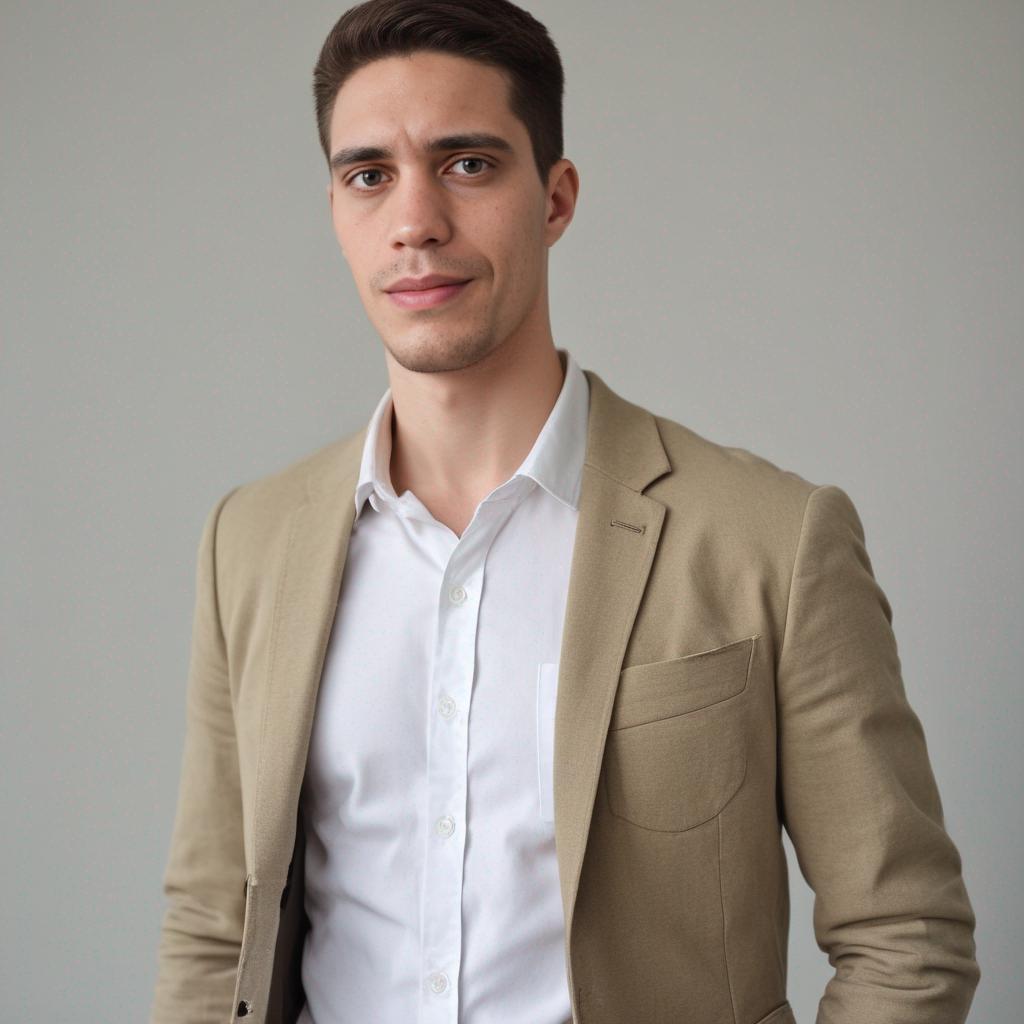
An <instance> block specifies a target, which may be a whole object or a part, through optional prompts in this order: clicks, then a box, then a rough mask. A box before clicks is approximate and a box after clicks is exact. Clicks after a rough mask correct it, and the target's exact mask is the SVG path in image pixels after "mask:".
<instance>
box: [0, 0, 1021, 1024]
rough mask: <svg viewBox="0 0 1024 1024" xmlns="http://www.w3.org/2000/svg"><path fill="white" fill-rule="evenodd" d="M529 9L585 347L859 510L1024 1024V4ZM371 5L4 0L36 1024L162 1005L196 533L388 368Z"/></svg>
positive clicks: (14, 827)
mask: <svg viewBox="0 0 1024 1024" xmlns="http://www.w3.org/2000/svg"><path fill="white" fill-rule="evenodd" d="M527 6H528V7H529V9H530V10H532V11H533V12H534V13H535V14H536V15H537V16H538V17H539V18H540V19H541V20H542V21H544V22H545V23H546V24H547V25H548V27H549V29H550V30H551V32H552V35H553V37H554V39H555V41H556V43H557V44H558V46H559V48H560V50H561V53H562V56H563V60H564V63H565V68H566V75H567V95H566V108H565V115H566V154H567V155H568V156H569V157H570V158H571V159H573V160H574V161H575V163H576V164H577V166H578V168H579V170H580V175H581V181H582V186H581V191H580V197H579V206H578V210H577V215H576V219H575V221H574V223H573V224H572V225H571V226H570V228H569V231H568V233H567V234H566V236H565V237H564V238H563V239H562V240H561V241H560V242H559V244H558V245H557V246H556V247H555V249H554V250H553V252H552V263H551V266H552V270H551V282H552V284H551V294H552V317H553V327H554V335H555V340H556V343H557V344H559V345H561V346H565V347H568V348H570V349H571V350H572V351H573V353H574V355H575V356H576V357H577V359H578V360H579V361H580V362H581V364H582V365H583V366H585V367H587V368H591V369H594V370H596V371H597V372H598V373H600V374H601V375H602V377H603V378H604V379H605V381H606V382H607V383H608V384H609V385H611V387H612V388H613V389H615V390H617V391H618V392H619V393H620V394H622V395H623V396H624V397H626V398H629V399H631V400H633V401H636V402H638V403H640V404H642V405H645V406H646V407H648V408H650V409H652V410H654V411H656V412H658V413H660V414H663V415H668V416H671V417H672V418H674V419H677V420H679V421H680V422H682V423H685V424H687V425H688V426H690V427H691V428H693V429H695V430H697V431H698V432H699V433H702V434H704V435H705V436H708V437H710V438H712V439H713V440H716V441H719V442H721V443H726V444H734V445H740V446H743V447H746V448H750V449H752V450H754V451H756V452H758V453H759V454H762V455H764V456H766V457H767V458H769V459H771V460H772V461H774V462H776V463H777V464H779V465H781V466H783V467H785V468H787V469H793V470H795V471H797V472H799V473H800V474H801V475H803V476H805V477H807V478H808V479H809V480H811V481H813V482H816V483H836V484H839V485H840V486H841V487H843V488H844V489H845V490H846V491H847V492H848V493H849V494H850V496H851V497H852V498H853V500H854V502H855V504H856V506H857V508H858V510H859V512H860V514H861V517H862V519H863V522H864V525H865V530H866V533H867V541H868V548H869V552H870V554H871V556H872V560H873V563H874V567H875V572H876V575H877V577H878V579H879V581H880V583H881V584H882V586H883V588H884V589H885V591H886V593H887V595H888V596H889V598H890V600H891V602H892V605H893V609H894V627H895V629H896V633H897V637H898V640H899V646H900V654H901V658H902V663H903V667H904V676H905V684H906V688H907V692H908V694H909V696H910V699H911V702H912V704H913V705H914V706H915V708H916V710H917V711H918V713H919V715H920V717H921V719H922V721H923V723H924V727H925V732H926V735H927V738H928V744H929V750H930V753H931V757H932V763H933V767H934V770H935V774H936V777H937V780H938V783H939V788H940V791H941V793H942V797H943V804H944V808H945V813H946V821H947V827H948V829H949V831H950V833H951V834H952V836H953V838H954V840H955V841H956V843H957V845H958V847H959V849H960V851H961V854H962V857H963V862H964V874H965V878H966V882H967V886H968V891H969V893H970V895H971V898H972V901H973V903H974V906H975V909H976V912H977V915H978V921H979V924H978V956H979V961H980V963H981V967H982V980H981V985H980V987H979V989H978V993H977V995H976V998H975V1003H974V1009H973V1011H972V1014H971V1020H972V1021H976V1022H980V1024H990V1022H1002V1021H1006V1022H1009V1021H1011V1020H1015V1019H1019V1017H1018V1016H1017V1014H1019V1011H1020V1006H1021V1005H1022V1002H1024V988H1022V983H1021V977H1022V973H1024V972H1021V970H1020V968H1019V964H1018V963H1017V955H1018V954H1019V950H1020V946H1021V942H1022V940H1024V934H1022V928H1021V925H1020V921H1021V920H1022V918H1024V901H1022V897H1021V878H1022V866H1024V856H1022V853H1024V827H1022V815H1021V810H1020V803H1021V784H1020V782H1021V777H1022V770H1021V769H1022V763H1021V753H1020V749H1021V742H1020V733H1021V726H1022V716H1021V674H1020V665H1021V661H1022V657H1024V649H1022V642H1021V632H1022V631H1021V628H1020V625H1019V623H1020V620H1021V615H1022V608H1021V603H1022V602H1021V587H1020V581H1021V578H1022V568H1024V566H1022V556H1021V551H1022V543H1021V537H1020V528H1021V524H1022V521H1024V516H1022V511H1024V509H1022V495H1021V481H1020V466H1021V418H1020V415H1019V412H1018V410H1019V407H1020V403H1021V398H1022V395H1021V390H1022V380H1024V374H1022V365H1021V362H1022V324H1024V316H1022V312H1024V310H1022V292H1024V287H1022V284H1024V280H1022V274H1021V271H1022V266H1024V230H1022V228H1024V223H1022V222H1024V203H1022V197H1021V184H1022V182H1024V121H1022V115H1021V110H1022V99H1024V88H1022V85H1024V82H1022V77H1024V75H1022V67H1024V64H1022V62H1021V59H1020V57H1021V53H1022V52H1024V5H1022V4H1021V3H1010V2H1003V3H998V2H980V3H979V2H976V0H975V2H963V3H949V2H937V0H927V2H914V3H910V2H897V0H889V2H885V3H881V2H865V0H858V2H856V3H831V4H824V3H811V2H804V3H783V2H771V3H764V2H744V3H723V2H721V0H718V2H707V3H692V2H682V3H681V2H673V3H656V2H645V3H643V4H641V5H637V4H626V5H623V4H620V3H595V2H593V0H587V2H586V3H584V2H583V0H573V2H554V0H549V2H541V0H538V2H534V3H529V4H527ZM343 10H344V5H343V4H341V5H339V4H328V3H322V2H307V3H304V4H302V5H292V4H289V5H286V4H284V3H276V4H269V3H252V2H249V3H244V4H243V3H228V2H219V3H214V4H206V3H204V4H200V3H173V4H172V3H145V4H138V3H128V2H124V0H118V2H110V3H103V4H101V3H81V4H74V5H70V4H57V3H53V2H34V3H32V4H26V3H22V4H14V3H11V2H6V3H4V5H3V8H2V11H3V14H2V19H3V24H2V31H0V46H2V49H0V96H2V114H3V140H2V141H3V145H2V160H3V176H2V181H3V194H2V213H3V231H2V235H0V261H2V262H0V280H2V282H3V291H4V295H3V310H2V331H3V384H2V388H3V390H2V394H0V403H2V404H0V408H2V421H0V437H2V440H3V464H2V467H0V468H2V474H3V532H4V540H5V543H4V545H3V565H2V570H3V580H4V583H5V585H4V587H3V588H2V597H3V641H2V646H0V651H2V655H0V656H2V672H3V675H2V681H3V682H2V685H3V708H2V718H0V721H2V729H3V734H2V737H0V739H2V743H0V749H2V752H3V759H4V761H3V766H2V767H3V777H4V780H5V784H4V787H3V796H2V798H0V799H2V806H0V814H2V820H3V822H4V826H5V828H4V832H5V836H4V842H3V851H2V854H0V856H2V858H3V859H2V868H3V873H4V877H5V879H6V883H7V895H6V898H5V901H4V902H5V906H4V911H3V920H4V924H3V929H2V934H3V938H2V941H3V947H2V949H0V1000H2V1003H3V1005H2V1006H0V1016H2V1017H3V1019H5V1020H12V1021H13V1020H18V1021H44V1020H46V1021H49V1020H56V1019H63V1016H64V1015H65V1014H66V1015H68V1016H69V1017H70V1016H73V1017H74V1019H75V1020H77V1021H88V1022H101V1021H102V1022H107V1021H111V1020H115V1019H116V1020H143V1019H144V1018H145V1016H146V1013H147V1012H148V1007H149V1002H150V999H151V992H152V985H153V981H154V977H155V971H156V959H155V957H156V943H157V935H158V928H159V919H160V915H161V913H162V909H163V897H162V894H161V892H160V878H161V873H162V871H163V866H164V861H165V857H166V854H167V849H168V842H169V838H170V829H171V822H172V815H173V810H174V803H175V798H176V786H177V775H178V769H179V763H180V756H181V744H182V737H183V731H184V682H185V675H186V669H187V659H188V647H189V631H190V624H191V613H192V600H193V581H194V575H193V574H194V569H195V557H196V547H197V544H198V540H199V534H200V530H201V527H202V523H203V520H204V518H205V516H206V514H207V512H208V511H209V509H210V508H211V507H212V504H213V503H214V501H215V500H216V499H217V498H218V497H219V496H220V495H222V494H223V493H224V492H225V491H226V490H228V489H229V488H230V487H232V486H234V485H235V484H236V483H239V482H241V481H243V480H248V479H252V478H254V477H257V476H261V475H263V474H265V473H269V472H271V471H273V470H275V469H278V468H280V467H282V466H284V465H285V464H287V463H288V462H290V461H292V460H293V459H296V458H298V457H299V456H301V455H303V454H305V453H307V452H308V451H311V450H312V449H313V448H315V447H318V446H319V445H321V444H324V443H326V442H328V441H329V440H331V439H333V438H335V437H338V436H340V435H341V434H342V433H345V432H348V431H350V430H354V429H356V428H357V427H359V426H361V425H362V424H363V422H364V421H365V420H366V418H367V417H368V416H369V414H370V412H371V411H372V409H373V406H374V404H375V402H376V400H377V399H378V398H379V397H380V394H381V393H382V391H383V389H384V388H385V387H386V384H387V381H386V375H385V372H384V362H383V354H382V345H381V343H380V339H379V338H378V337H377V336H376V334H375V333H374V332H373V330H372V328H371V327H370V325H369V322H368V320H367V318H366V316H365V313H364V312H363V309H362V306H361V304H360V301H359V298H358V294H357V292H356V290H355V286H354V285H353V283H352V280H351V277H350V274H349V271H348V268H347V265H346V264H345V263H344V260H343V258H342V256H341V253H340V250H339V249H338V246H337V243H336V241H335V239H334V236H333V233H332V231H331V227H330V222H329V219H328V209H327V201H326V198H325V192H324V187H325V183H326V168H325V166H324V164H323V158H322V155H321V153H320V150H319V148H318V145H317V140H316V133H315V127H314V121H313V113H312V100H311V95H310V75H311V70H312V66H313V63H314V60H315V58H316V54H317V52H318V50H319V47H320V44H321V43H322V41H323V38H324V36H325V35H326V33H327V31H328V29H329V28H330V27H331V25H332V24H333V23H334V21H335V19H336V18H337V17H338V16H339V15H340V14H341V12H342V11H343ZM1014 623H1017V625H1016V626H1015V625H1014ZM787 849H788V850H789V852H790V854H791V864H792V865H793V866H792V876H793V878H792V880H793V922H792V939H791V949H790V957H791V969H790V979H791V980H790V990H791V1000H792V1003H793V1005H794V1009H795V1011H796V1015H797V1018H798V1020H799V1021H800V1022H801V1024H810V1022H811V1021H813V1019H814V1012H815V1005H816V1001H817V999H818V997H819V996H820V994H821V991H822V988H823V987H824V984H825V981H826V979H827V978H828V976H829V974H830V972H831V968H830V967H829V965H828V963H827V961H826V958H825V956H824V955H823V954H822V953H821V952H820V951H819V950H818V949H817V948H816V946H815V943H814V937H813V933H812V930H811V924H810V914H811V902H810V893H809V890H808V889H807V887H806V885H805V883H804V882H803V881H802V879H801V878H800V875H799V872H798V869H797V868H796V867H795V861H793V858H792V848H791V847H790V846H789V845H788V839H787Z"/></svg>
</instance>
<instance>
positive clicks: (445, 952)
mask: <svg viewBox="0 0 1024 1024" xmlns="http://www.w3.org/2000/svg"><path fill="white" fill-rule="evenodd" d="M515 504H516V500H515V499H514V498H506V499H493V498H489V499H486V500H485V501H483V502H482V503H481V504H480V505H479V506H478V507H477V510H476V513H475V514H474V516H473V519H472V520H471V521H470V523H469V525H468V526H467V527H466V529H465V530H464V531H463V534H462V536H461V537H459V538H457V541H456V542H455V543H454V544H453V546H452V548H451V551H450V554H449V557H448V560H447V562H446V564H445V568H444V572H443V574H442V576H441V580H440V583H439V588H438V604H437V632H436V637H435V647H434V660H433V671H432V673H431V679H430V693H429V697H428V708H429V713H428V715H427V791H426V799H427V807H426V814H425V821H426V837H425V849H424V871H423V879H422V886H423V888H422V891H421V906H422V914H421V918H420V921H421V942H420V950H421V958H422V959H421V977H422V979H423V985H422V987H421V998H420V1014H419V1021H420V1024H458V1013H459V1000H458V981H459V965H460V961H461V956H462V884H463V864H464V857H465V849H466V832H467V822H466V808H467V790H468V778H467V773H468V765H469V721H470V715H469V710H470V703H471V700H472V694H473V679H474V676H475V671H476V649H477V636H476V634H477V625H478V623H479V618H480V601H481V597H482V595H483V587H484V571H485V566H486V561H487V553H488V551H489V550H490V547H491V544H492V542H493V541H494V538H495V536H496V535H497V533H498V531H499V529H500V528H501V526H502V524H503V523H504V522H505V521H506V520H507V519H508V517H509V516H510V515H511V514H512V511H513V510H514V507H515ZM439 528H440V527H439ZM449 534H450V531H449ZM453 537H454V534H450V538H453Z"/></svg>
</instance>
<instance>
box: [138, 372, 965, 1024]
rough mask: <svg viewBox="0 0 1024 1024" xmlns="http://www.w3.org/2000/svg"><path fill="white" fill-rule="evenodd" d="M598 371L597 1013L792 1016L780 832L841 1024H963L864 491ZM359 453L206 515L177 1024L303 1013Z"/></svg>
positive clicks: (342, 446) (587, 471)
mask: <svg viewBox="0 0 1024 1024" xmlns="http://www.w3.org/2000/svg"><path fill="white" fill-rule="evenodd" d="M584 372H585V373H586V374H587V377H588V379H589V382H590V390H591V402H590V418H589V425H588V434H587V448H586V461H585V465H584V468H583V479H582V490H581V495H580V510H579V519H578V525H577V533H576V540H575V546H574V549H573V556H572V567H571V576H570V584H569V594H568V604H567V609H566V614H565V623H564V631H563V641H562V647H561V656H560V662H559V665H560V668H559V679H558V701H557V708H556V713H555V738H554V812H555V815H554V816H555V821H554V828H555V840H556V847H557V857H558V870H559V880H560V889H561V898H562V904H563V908H564V913H565V934H566V947H565V952H566V963H567V985H568V988H569V992H570V995H571V1000H572V1011H573V1021H574V1022H576V1024H644V1022H651V1024H657V1022H666V1024H669V1022H671V1024H793V1014H792V1010H791V1009H790V1005H789V1003H788V1002H787V999H786V952H787V932H788V924H789V901H788V893H787V870H786V862H785V855H784V851H783V846H782V842H781V828H782V827H783V826H785V828H786V830H787V832H788V833H789V835H790V838H791V840H792V843H793V846H794V849H795V850H796V853H797V857H798V861H799V866H800V870H801V871H802V873H803V875H804V877H805V878H806V879H807V881H808V883H809V884H810V886H811V887H812V888H813V889H814V892H815V897H816V898H815V905H814V929H815V934H816V936H817V941H818V944H819V945H820V947H821V948H822V949H823V950H824V951H825V952H826V953H827V954H828V957H829V960H830V962H831V964H832V965H833V966H834V967H835V973H834V976H833V977H832V978H831V980H830V981H829V982H828V985H827V987H826V989H825V992H824V995H823V998H822V1001H821V1007H820V1011H819V1015H818V1022H819V1024H895V1022H896V1021H899V1022H900V1024H960V1022H962V1021H964V1019H965V1017H966V1015H967V1011H968V1007H969V1005H970V1003H971V999H972V996H973V993H974V990H975V987H976V985H977V982H978V978H979V973H980V972H979V968H978V964H977V960H976V957H975V943H974V926H975V918H974V914H973V911H972V908H971V904H970V902H969V900H968V896H967V892H966V890H965V887H964V883H963V880H962V877H961V862H960V857H959V855H958V852H957V849H956V847H955V846H954V844H953V842H952V841H951V839H950V837H949V835H948V834H947V833H946V831H945V828H944V824H943V812H942V807H941V804H940V800H939V793H938V791H937V789H936V785H935V780H934V777H933V773H932V769H931V766H930V763H929V758H928V753H927V749H926V745H925V737H924V735H923V733H922V729H921V724H920V721H919V719H918V718H917V716H916V714H915V713H914V711H913V710H912V708H911V707H910V705H909V704H908V703H907V698H906V695H905V692H904V686H903V682H902V679H901V674H900V673H901V670H900V660H899V657H898V655H897V649H896V641H895V639H894V636H893V632H892V628H891V620H892V613H891V610H890V606H889V603H888V601H887V600H886V597H885V595H884V593H883V592H882V590H881V588H880V587H879V585H878V583H877V582H876V581H875V579H874V576H873V573H872V569H871V563H870V560H869V558H868V554H867V551H866V549H865V545H864V532H863V528H862V525H861V522H860V520H859V518H858V514H857V512H856V510H855V508H854V506H853V504H852V503H851V501H850V499H849V497H848V496H847V495H846V493H845V492H844V491H843V490H841V489H840V488H838V487H835V486H831V485H825V486H815V485H813V484H811V483H808V482H807V481H806V480H804V479H803V478H802V477H800V476H798V475H796V474H795V473H792V472H787V471H784V470H782V469H780V468H778V467H777V466H775V465H773V464H772V463H770V462H768V461H767V460H765V459H763V458H760V457H758V456H756V455H754V454H752V453H750V452H748V451H746V450H743V449H740V448H729V447H724V446H721V445H718V444H715V443H713V442H711V441H709V440H707V439H705V438H703V437H701V436H699V435H698V434H696V433H694V432H693V431H691V430H689V429H688V428H686V427H684V426H682V425H680V424H678V423H675V422H673V421H672V420H669V419H666V418H664V417H661V416H657V415H654V414H652V413H651V412H648V411H647V410H645V409H643V408H641V407H640V406H638V405H635V404H633V403H631V402H629V401H626V400H625V399H624V398H622V397H620V396H619V395H617V394H616V393H615V392H613V391H612V390H611V389H610V388H609V387H608V386H607V385H606V384H605V383H604V382H603V381H602V380H601V378H600V377H599V376H598V375H597V374H596V373H593V372H592V371H589V370H586V371H584ZM364 433H365V427H364V428H363V430H360V431H359V432H357V433H355V434H351V435H349V436H348V437H345V438H342V439H341V440H339V441H336V442H335V443H333V444H330V445H328V446H327V447H325V448H322V449H321V450H319V451H317V452H315V453H314V454H312V455H310V456H308V457H306V458H305V459H303V460H302V461H300V462H297V463H295V464H293V465H292V466H289V467H288V468H286V469H284V470H282V471H280V472H278V473H276V474H274V475H272V476H269V477H266V478H264V479H260V480H257V481H253V482H249V483H246V484H244V485H242V486H239V487H237V488H235V489H233V490H232V491H230V492H229V493H228V494H226V495H225V496H224V497H223V498H221V499H220V500H219V501H218V502H217V504H216V506H215V507H214V508H213V510H212V511H211V512H210V515H209V517H208V519H207V521H206V525H205V527H204V530H203V534H202V539H201V542H200V545H199V554H198V565H197V580H196V606H195V617H194V625H193V636H192V649H191V662H190V670H189V677H188V686H187V731H186V740H185V750H184V757H183V762H182V774H181V787H180V795H179V802H178V810H177V816H176V819H175V824H174V830H173V838H172V843H171V849H170V856H169V860H168V863H167V868H166V873H165V876H164V889H165V893H166V897H167V900H168V906H167V910H166V914H165V917H164V920H163V930H162V935H161V941H160V949H159V977H158V980H157V984H156V993H155V999H154V1004H153V1010H152V1017H151V1020H152V1021H153V1022H154V1024H206V1022H210V1024H214V1022H216V1024H224V1022H227V1021H235V1020H245V1021H246V1022H259V1024H265V1022H266V1024H285V1022H287V1024H292V1022H294V1021H295V1019H296V1015H297V1013H298V1011H299V1008H300V1007H301V1005H302V1002H303V993H302V987H301V975H300V964H301V955H302V940H303V935H304V933H305V930H306V928H307V927H308V920H307V919H306V916H305V912H304V907H303V885H302V878H303V849H304V845H303V844H304V836H303V830H302V823H301V818H300V815H299V812H298V805H299V794H300V788H301V784H302V779H303V773H304V770H305V764H306V755H307V749H308V742H309V736H310V727H311V723H312V719H313V713H314V709H315V702H316V695H317V686H318V684H319V680H320V673H321V668H322V665H323V659H324V653H325V649H326V645H327V641H328V636H329V632H330V629H331V625H332V622H333V618H334V614H335V609H336V604H337V597H338V592H339V586H340V582H341V575H342V569H343V567H344V563H345V554H346V549H347V544H348V539H349V534H350V530H351V526H352V521H353V513H354V505H353V494H354V489H355V483H356V477H357V475H358V471H359V461H360V454H361V451H362V444H363V439H364ZM342 614H344V610H342ZM922 685H923V684H922ZM514 741H515V738H514V737H510V742H514ZM367 1024H370V1022H367ZM374 1024H376V1022H374ZM385 1024H391V1022H385ZM394 1024H407V1022H394ZM509 1024H531V1022H518V1021H510V1022H509Z"/></svg>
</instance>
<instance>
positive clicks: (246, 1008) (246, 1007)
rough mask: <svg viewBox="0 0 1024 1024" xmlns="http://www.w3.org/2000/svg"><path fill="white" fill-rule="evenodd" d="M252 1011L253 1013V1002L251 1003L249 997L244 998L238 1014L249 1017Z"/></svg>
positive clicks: (239, 1005)
mask: <svg viewBox="0 0 1024 1024" xmlns="http://www.w3.org/2000/svg"><path fill="white" fill-rule="evenodd" d="M250 1013H252V1003H250V1002H249V1000H248V999H243V1000H242V1001H241V1002H240V1003H239V1004H238V1016H239V1017H248V1016H249V1014H250Z"/></svg>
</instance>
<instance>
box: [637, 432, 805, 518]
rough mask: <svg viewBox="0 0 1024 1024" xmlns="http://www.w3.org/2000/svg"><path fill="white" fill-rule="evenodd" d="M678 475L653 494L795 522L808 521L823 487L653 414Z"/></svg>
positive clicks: (672, 475) (659, 483) (724, 511)
mask: <svg viewBox="0 0 1024 1024" xmlns="http://www.w3.org/2000/svg"><path fill="white" fill-rule="evenodd" d="M652 416H653V417H654V421H655V424H656V425H657V428H658V433H659V435H660V436H661V441H662V444H663V445H664V446H665V452H666V454H667V456H668V459H669V462H670V463H671V465H672V472H671V473H669V474H667V475H666V476H665V477H663V478H661V479H660V480H658V481H656V482H655V484H654V485H653V486H652V488H651V493H654V496H655V497H657V498H658V499H659V500H662V501H666V502H667V503H673V502H675V501H677V500H682V499H684V498H685V499H686V500H688V501H695V502H697V503H699V504H702V505H704V506H706V507H707V508H708V509H709V510H712V511H713V512H714V514H716V515H740V516H744V517H750V516H756V517H757V518H759V519H765V518H768V519H784V520H789V519H791V518H792V517H793V516H794V515H795V516H797V517H798V518H799V517H802V515H803V510H804V506H805V505H806V503H807V500H808V498H809V496H810V494H811V493H812V492H813V491H815V490H816V489H817V488H818V487H819V486H820V485H818V484H815V483H813V482H812V481H810V480H808V479H807V478H806V477H804V476H803V475H801V474H800V473H798V472H796V471H795V470H793V469H790V468H787V467H784V466H781V465H779V464H778V463H776V462H774V461H772V460H771V459H769V458H767V457H766V456H765V455H762V454H760V453H758V452H755V451H752V450H750V449H749V448H743V447H739V446H736V445H728V444H723V443H720V442H717V441H714V440H712V439H710V438H708V437H705V436H704V435H702V434H699V433H697V431H695V430H693V429H691V428H690V427H687V426H684V425H683V424H682V423H678V422H676V421H675V420H673V419H670V418H668V417H666V416H660V415H657V414H654V413H652Z"/></svg>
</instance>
